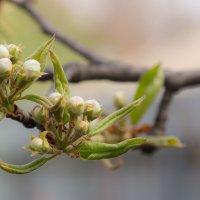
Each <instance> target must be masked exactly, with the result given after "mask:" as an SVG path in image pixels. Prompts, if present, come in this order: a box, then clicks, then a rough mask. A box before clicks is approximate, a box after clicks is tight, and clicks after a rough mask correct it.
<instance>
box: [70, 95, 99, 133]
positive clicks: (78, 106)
mask: <svg viewBox="0 0 200 200" xmlns="http://www.w3.org/2000/svg"><path fill="white" fill-rule="evenodd" d="M67 110H68V112H69V113H70V115H71V116H72V117H74V119H75V130H76V132H79V133H81V134H86V133H87V132H88V131H89V129H90V121H93V120H94V119H96V118H98V117H99V116H100V114H101V112H102V108H101V106H100V104H99V103H98V102H97V101H96V100H94V99H93V100H87V101H84V100H83V98H82V97H79V96H73V97H71V98H70V99H69V100H68V101H67ZM81 116H82V117H81Z"/></svg>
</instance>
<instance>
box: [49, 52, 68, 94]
mask: <svg viewBox="0 0 200 200" xmlns="http://www.w3.org/2000/svg"><path fill="white" fill-rule="evenodd" d="M50 56H51V61H52V63H53V66H54V85H55V89H56V90H57V91H58V92H59V93H61V94H63V95H64V96H65V97H66V98H69V83H68V80H67V77H66V75H65V72H64V70H63V67H62V65H61V63H60V61H59V59H58V57H57V56H56V54H55V53H54V52H52V51H50Z"/></svg>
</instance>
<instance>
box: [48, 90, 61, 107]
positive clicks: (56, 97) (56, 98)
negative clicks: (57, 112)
mask: <svg viewBox="0 0 200 200" xmlns="http://www.w3.org/2000/svg"><path fill="white" fill-rule="evenodd" d="M61 97H62V95H61V94H60V93H59V92H53V93H51V94H50V95H49V97H48V99H49V100H50V101H51V103H53V104H56V103H57V102H58V101H59V99H60V98H61Z"/></svg>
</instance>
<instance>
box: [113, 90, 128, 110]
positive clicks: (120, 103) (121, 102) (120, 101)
mask: <svg viewBox="0 0 200 200" xmlns="http://www.w3.org/2000/svg"><path fill="white" fill-rule="evenodd" d="M126 102H127V98H126V95H125V94H124V92H122V91H118V92H116V93H115V94H114V104H115V106H116V108H119V109H120V108H122V107H124V106H125V105H126Z"/></svg>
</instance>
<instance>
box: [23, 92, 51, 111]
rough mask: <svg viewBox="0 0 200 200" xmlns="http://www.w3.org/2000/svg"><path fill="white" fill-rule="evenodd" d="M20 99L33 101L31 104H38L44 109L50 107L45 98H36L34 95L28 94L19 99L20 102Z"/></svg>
mask: <svg viewBox="0 0 200 200" xmlns="http://www.w3.org/2000/svg"><path fill="white" fill-rule="evenodd" d="M22 99H26V100H29V101H33V102H35V103H38V104H40V105H42V106H44V107H46V108H48V107H51V106H52V103H51V102H50V101H49V100H48V99H47V98H45V97H41V96H38V95H36V94H29V95H26V96H23V97H21V98H20V100H22Z"/></svg>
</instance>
